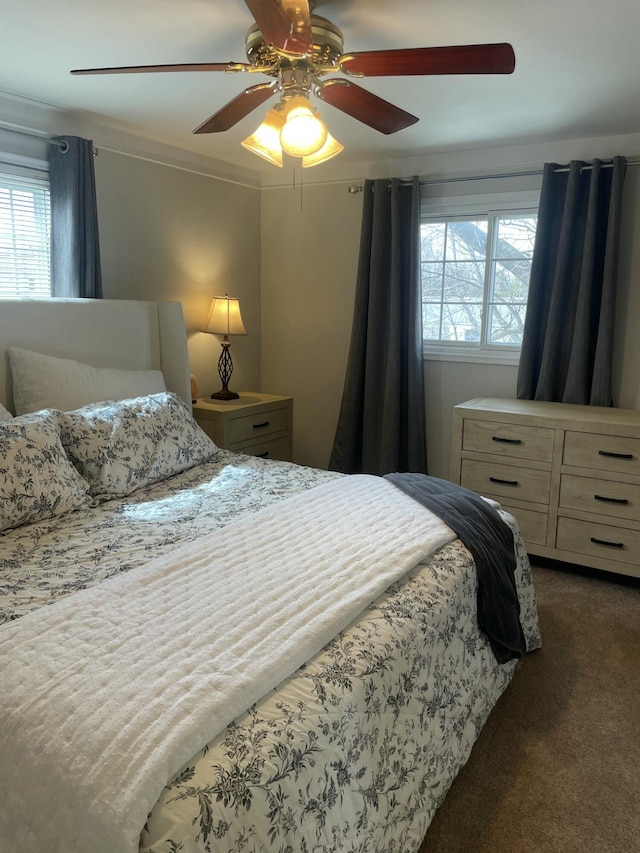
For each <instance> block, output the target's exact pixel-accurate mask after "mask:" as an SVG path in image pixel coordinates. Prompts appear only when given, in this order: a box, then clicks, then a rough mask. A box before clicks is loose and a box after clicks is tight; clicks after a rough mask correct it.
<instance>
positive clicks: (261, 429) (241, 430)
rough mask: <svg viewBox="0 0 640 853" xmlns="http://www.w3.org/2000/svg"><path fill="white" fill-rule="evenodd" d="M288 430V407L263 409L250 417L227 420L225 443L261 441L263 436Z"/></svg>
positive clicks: (243, 416)
mask: <svg viewBox="0 0 640 853" xmlns="http://www.w3.org/2000/svg"><path fill="white" fill-rule="evenodd" d="M288 430H289V407H288V406H280V407H278V408H271V407H268V408H267V407H265V408H264V409H262V408H261V409H260V411H258V412H254V413H253V414H251V415H242V416H238V415H237V413H236V416H235V417H230V418H229V427H228V431H227V441H228V442H229V443H230V444H236V443H237V442H239V441H249V440H252V441H255V440H256V438H258V439H260V440H262V439H263V438H264V437H265V436H270V435H273V434H274V433H278V432H288Z"/></svg>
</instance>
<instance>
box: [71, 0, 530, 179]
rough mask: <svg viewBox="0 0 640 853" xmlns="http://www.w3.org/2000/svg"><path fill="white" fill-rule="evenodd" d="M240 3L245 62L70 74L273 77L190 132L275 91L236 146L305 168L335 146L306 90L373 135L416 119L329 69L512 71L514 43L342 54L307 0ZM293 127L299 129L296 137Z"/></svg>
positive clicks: (366, 72) (227, 118) (231, 120)
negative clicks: (274, 100) (245, 18)
mask: <svg viewBox="0 0 640 853" xmlns="http://www.w3.org/2000/svg"><path fill="white" fill-rule="evenodd" d="M245 3H246V5H247V6H248V8H249V11H250V12H251V14H252V15H253V18H254V20H255V24H254V25H253V26H252V27H250V29H249V30H248V32H247V35H246V54H247V59H248V62H246V63H245V62H198V63H181V64H174V65H132V66H124V67H116V68H83V69H75V70H73V71H71V73H72V74H130V73H149V72H174V71H175V72H177V71H224V72H226V73H238V72H249V73H261V74H265V75H266V76H268V77H272V78H274V80H273V82H265V83H258V84H257V85H255V86H250V87H249V88H247V89H245V90H244V91H243V92H241V93H240V94H239V95H237V96H236V97H235V98H233V99H232V100H231V101H229V103H227V104H225V105H224V106H223V107H222V108H221V109H219V110H218V111H217V112H216V113H214V114H213V115H212V116H211V117H210V118H208V119H207V120H206V121H204V122H203V123H202V124H200V125H199V126H198V127H197V128H196V129H195V130H194V131H193V132H194V133H219V132H222V131H226V130H229V129H230V128H231V127H233V126H234V125H235V124H237V123H238V122H239V121H240V120H241V119H243V118H244V117H245V116H247V115H249V113H250V112H252V111H253V110H254V109H256V108H257V107H259V106H260V105H261V104H263V103H265V102H266V101H267V100H269V98H271V97H272V96H273V95H274V94H278V95H279V96H280V101H279V103H278V104H277V105H276V106H275V107H274V108H272V109H271V110H269V112H268V113H267V117H266V119H265V121H264V122H263V124H262V125H261V126H260V128H258V131H256V134H254V135H253V136H252V137H249V138H248V139H247V140H244V142H243V143H242V144H243V145H245V147H247V148H249V149H250V150H252V151H254V153H257V154H259V156H262V157H264V158H265V159H267V160H269V161H270V162H274V163H276V165H280V166H281V165H282V149H284V150H285V151H287V153H290V154H292V155H293V156H298V157H301V158H302V165H303V166H311V165H316V164H317V163H320V162H324V161H325V160H327V159H329V157H333V156H335V154H338V153H339V152H340V151H341V150H342V146H341V145H340V143H338V142H336V140H334V139H332V138H331V137H330V135H329V134H328V132H327V130H326V127H325V126H324V124H323V122H321V121H320V120H319V118H318V116H317V110H314V109H313V108H312V107H311V104H310V102H309V96H310V95H315V96H316V97H317V98H319V99H320V100H322V101H324V102H326V103H328V104H331V106H333V107H336V108H337V109H339V110H341V111H342V112H344V113H347V114H348V115H350V116H351V117H352V118H355V119H357V120H358V121H360V122H363V123H364V124H366V125H368V126H369V127H371V128H373V129H374V130H377V131H379V132H380V133H385V134H390V133H396V132H397V131H399V130H403V129H404V128H406V127H409V126H410V125H412V124H415V123H416V122H417V121H418V118H417V117H416V116H414V115H411V113H408V112H406V111H405V110H403V109H401V108H400V107H397V106H395V105H394V104H391V103H389V101H385V100H384V99H383V98H380V97H378V96H377V95H374V94H373V93H372V92H369V91H367V90H366V89H364V88H362V87H361V86H359V85H358V84H356V83H355V82H354V81H353V79H345V78H344V77H328V78H327V75H328V74H335V73H342V74H345V75H346V76H347V78H349V77H350V78H354V77H355V78H361V77H402V76H423V75H444V74H511V73H512V72H513V70H514V68H515V55H514V52H513V48H512V47H511V45H510V44H505V43H500V44H470V45H456V46H449V47H418V48H401V49H395V50H370V51H360V52H358V53H343V38H342V32H341V31H340V29H339V28H338V27H337V26H336V25H335V24H333V23H331V22H330V21H328V20H327V19H326V18H323V17H320V16H319V15H316V14H314V13H313V10H314V6H315V4H314V2H313V0H245ZM325 78H326V79H325ZM314 122H315V124H314ZM285 128H287V130H285ZM295 131H302V142H300V140H299V139H298V137H297V135H296V133H295ZM309 134H311V135H312V136H313V140H311V139H310V137H309ZM276 137H277V138H276ZM265 140H266V141H265ZM314 146H315V147H314ZM305 161H306V162H305Z"/></svg>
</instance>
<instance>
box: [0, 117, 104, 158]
mask: <svg viewBox="0 0 640 853" xmlns="http://www.w3.org/2000/svg"><path fill="white" fill-rule="evenodd" d="M2 131H5V132H7V133H17V134H19V135H20V136H31V137H33V138H34V139H41V140H42V141H43V142H46V143H47V145H55V146H56V147H57V148H58V149H59V150H60V151H61V152H62V153H63V154H66V152H67V151H68V150H69V143H68V142H66V141H65V140H64V139H63V140H62V141H59V140H57V139H54V138H53V137H52V136H51V134H49V133H46V132H45V131H43V130H35V129H34V128H30V127H23V126H22V125H19V124H12V123H11V122H8V121H2V120H0V132H2ZM61 136H64V134H61ZM93 156H94V157H97V156H98V149H97V148H96V147H95V145H94V146H93Z"/></svg>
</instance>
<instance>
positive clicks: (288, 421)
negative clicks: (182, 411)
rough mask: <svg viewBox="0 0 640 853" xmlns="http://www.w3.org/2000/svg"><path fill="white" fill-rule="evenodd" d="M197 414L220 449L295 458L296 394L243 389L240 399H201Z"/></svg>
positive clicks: (195, 410)
mask: <svg viewBox="0 0 640 853" xmlns="http://www.w3.org/2000/svg"><path fill="white" fill-rule="evenodd" d="M193 417H194V418H195V419H196V421H197V423H198V425H199V426H200V428H201V429H203V430H204V431H205V432H206V434H207V435H208V436H209V438H211V439H213V441H215V443H216V444H217V445H218V447H220V448H223V449H225V450H233V451H235V452H236V453H249V454H250V455H252V456H262V457H264V458H268V459H281V460H283V461H286V462H290V461H291V434H292V430H293V398H292V397H278V396H276V395H274V394H258V393H251V392H249V391H243V392H242V393H241V394H240V397H239V398H238V399H237V400H206V399H205V400H198V401H197V403H194V404H193Z"/></svg>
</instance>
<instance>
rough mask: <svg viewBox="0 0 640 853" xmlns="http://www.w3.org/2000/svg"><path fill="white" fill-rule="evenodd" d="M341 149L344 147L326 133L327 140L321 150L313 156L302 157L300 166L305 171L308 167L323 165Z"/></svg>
mask: <svg viewBox="0 0 640 853" xmlns="http://www.w3.org/2000/svg"><path fill="white" fill-rule="evenodd" d="M343 148H344V145H341V143H340V142H338V140H337V139H334V138H333V136H331V134H330V133H327V138H326V140H325V143H324V145H323V146H322V148H320V149H319V150H318V151H316V152H315V154H307V155H306V156H305V157H303V158H302V166H303V168H305V169H308V168H309V167H310V166H318V165H320V163H324V162H325V161H326V160H330V159H331V158H332V157H335V156H336V154H339V153H340V152H341V151H342V149H343Z"/></svg>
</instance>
